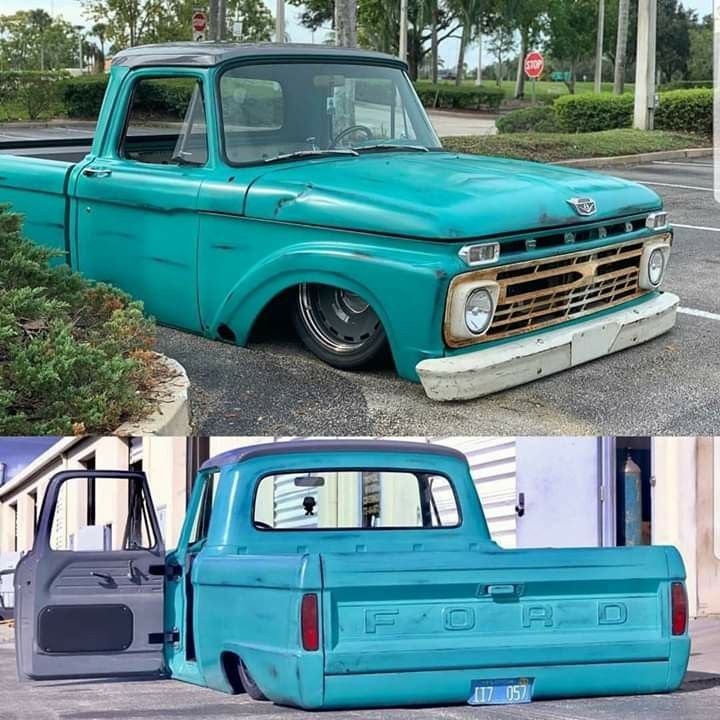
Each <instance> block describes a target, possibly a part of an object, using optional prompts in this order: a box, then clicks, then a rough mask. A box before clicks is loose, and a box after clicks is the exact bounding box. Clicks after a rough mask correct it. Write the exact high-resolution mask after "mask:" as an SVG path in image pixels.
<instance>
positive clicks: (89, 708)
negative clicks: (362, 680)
mask: <svg viewBox="0 0 720 720" xmlns="http://www.w3.org/2000/svg"><path fill="white" fill-rule="evenodd" d="M719 626H720V623H719V622H718V620H712V619H703V620H698V621H695V622H694V623H693V624H691V628H690V632H691V636H692V637H693V652H692V657H691V659H690V668H691V671H690V672H688V674H687V676H686V678H685V682H684V684H683V686H682V688H681V689H680V690H679V691H677V692H675V693H672V694H670V695H637V696H629V697H609V698H594V699H577V700H553V701H543V702H533V703H531V704H529V705H513V706H504V707H503V706H498V707H493V708H488V707H469V706H454V707H433V708H412V709H409V708H395V709H384V710H353V711H345V710H343V711H324V712H323V713H311V712H306V711H302V710H295V709H291V708H283V707H280V706H278V705H273V704H272V703H258V702H253V701H252V700H250V699H249V698H248V697H247V695H234V696H232V695H223V694H222V693H219V692H216V691H214V690H207V689H205V688H201V687H196V686H194V685H186V684H183V683H180V682H177V681H173V680H147V681H136V682H108V681H106V680H92V681H54V682H41V683H40V682H36V683H22V684H21V683H18V682H17V680H16V673H15V649H14V646H13V644H12V643H11V642H4V643H3V642H2V641H1V640H0V718H1V719H2V720H171V719H173V718H177V719H178V720H179V719H181V718H191V719H192V720H238V719H239V718H264V719H265V720H280V719H281V718H297V720H303V718H324V719H325V720H341V719H342V720H344V719H345V718H358V720H466V719H467V720H469V719H470V718H472V719H473V720H621V719H622V720H635V719H637V720H678V719H681V720H712V719H713V718H717V717H720V675H717V674H714V673H713V670H714V669H718V668H717V664H718V660H719V659H720V653H719V652H718V651H717V638H718V632H717V631H718V629H719ZM711 643H712V644H711Z"/></svg>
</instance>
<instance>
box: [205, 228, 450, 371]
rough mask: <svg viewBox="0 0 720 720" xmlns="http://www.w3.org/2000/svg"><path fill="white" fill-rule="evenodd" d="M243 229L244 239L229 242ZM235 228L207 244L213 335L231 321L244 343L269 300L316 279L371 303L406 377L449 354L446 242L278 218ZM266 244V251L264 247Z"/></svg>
mask: <svg viewBox="0 0 720 720" xmlns="http://www.w3.org/2000/svg"><path fill="white" fill-rule="evenodd" d="M241 227H242V233H243V235H242V237H243V241H242V242H240V241H233V240H230V241H228V240H227V237H232V238H234V237H236V236H237V232H238V229H239V228H241ZM233 229H234V231H235V232H234V233H232V234H230V232H229V228H228V231H227V232H226V233H224V237H223V240H222V243H219V242H218V240H217V237H218V236H217V235H216V234H215V235H213V243H211V244H207V245H205V244H203V245H201V251H200V252H201V268H203V273H207V272H208V271H210V274H209V277H211V278H212V279H213V280H214V288H213V294H214V302H213V303H212V306H207V305H206V307H204V308H203V317H204V318H208V321H207V323H206V332H207V333H208V334H210V335H213V336H216V335H218V328H219V327H220V326H221V325H226V326H228V327H229V328H230V329H231V330H232V332H233V334H234V335H235V338H236V341H237V342H238V343H239V344H244V343H246V342H247V339H248V336H249V334H250V331H251V329H252V327H253V324H254V323H255V321H256V319H257V318H258V316H259V315H260V313H261V312H262V310H263V309H264V308H265V307H266V306H267V304H268V303H269V302H271V301H272V300H273V299H274V298H276V297H277V296H278V295H279V294H280V293H282V292H284V291H285V290H287V289H289V288H292V287H293V286H296V285H298V284H300V283H306V282H314V283H324V284H328V285H334V286H337V287H341V288H343V289H346V290H350V291H352V292H355V293H357V294H358V295H360V296H362V297H363V298H364V299H365V300H366V301H367V302H369V303H370V304H371V306H372V307H373V309H374V310H375V312H376V313H377V314H378V317H379V318H380V320H381V322H382V323H383V327H384V328H385V332H386V334H387V337H388V341H389V344H390V348H391V351H392V354H393V358H394V360H395V365H396V367H397V370H398V373H399V374H400V375H401V376H402V377H405V378H407V379H411V380H417V375H416V373H415V365H417V363H418V362H419V361H420V360H422V359H425V358H428V357H438V356H441V355H442V354H443V352H444V346H443V343H442V316H443V312H444V305H445V296H446V293H447V286H448V283H449V276H450V274H451V272H452V256H451V255H450V253H448V252H446V250H445V247H444V246H439V245H430V246H428V244H427V243H421V242H413V241H407V240H399V239H390V238H369V237H367V236H363V235H360V234H352V233H344V232H338V231H331V230H326V229H318V228H300V227H288V226H287V225H282V224H279V223H278V224H274V223H256V222H253V221H245V222H241V223H238V222H237V221H236V224H235V225H234V226H233ZM255 233H257V235H256V237H257V243H255V242H253V240H252V237H253V236H255ZM277 234H279V235H280V237H279V238H277V240H276V238H275V235H277ZM289 236H290V237H291V240H292V242H288V237H289ZM263 247H264V248H265V249H266V251H265V252H264V253H263V252H258V249H259V248H263ZM241 258H242V259H245V258H248V259H252V260H253V262H248V263H243V262H242V260H241ZM239 267H242V268H243V271H242V273H241V274H238V272H237V271H238V268H239ZM231 272H232V273H234V274H232V275H231ZM203 277H206V275H205V274H203V275H201V283H200V284H201V292H202V287H203ZM218 281H219V282H218ZM218 285H220V287H219V286H218ZM220 291H221V292H220ZM206 302H207V296H206Z"/></svg>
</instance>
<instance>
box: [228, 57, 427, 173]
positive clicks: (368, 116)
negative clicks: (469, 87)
mask: <svg viewBox="0 0 720 720" xmlns="http://www.w3.org/2000/svg"><path fill="white" fill-rule="evenodd" d="M220 102H221V108H222V134H223V146H224V150H225V156H226V159H227V161H228V162H229V163H231V164H235V165H237V164H254V163H261V162H265V161H269V160H276V161H280V160H289V159H292V158H296V157H318V156H320V157H321V156H323V155H325V154H327V155H328V156H332V155H338V156H341V155H342V154H346V155H353V154H354V152H350V151H356V152H358V153H361V152H363V151H367V152H382V151H383V150H384V149H385V148H387V150H388V151H391V150H404V151H407V152H413V151H420V152H424V151H426V150H434V149H439V148H440V141H439V140H438V138H437V135H436V134H435V131H434V130H433V128H432V126H431V125H430V122H429V120H428V118H427V115H426V113H425V111H424V109H423V107H422V105H421V104H420V101H419V100H418V97H417V95H416V94H415V90H414V89H413V87H412V85H411V83H410V81H409V80H408V78H407V76H406V75H405V73H404V72H403V71H402V70H401V69H399V68H394V67H386V66H378V65H362V64H352V63H348V64H342V63H327V62H324V63H268V64H262V65H242V66H238V67H234V68H231V69H229V70H226V71H225V72H224V73H223V74H222V76H221V78H220ZM338 150H341V151H344V152H343V153H339V152H337V151H338Z"/></svg>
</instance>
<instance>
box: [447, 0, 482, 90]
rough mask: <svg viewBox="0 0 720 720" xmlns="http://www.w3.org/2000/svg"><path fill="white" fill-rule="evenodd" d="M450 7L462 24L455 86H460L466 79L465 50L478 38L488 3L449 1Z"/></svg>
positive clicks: (475, 0)
mask: <svg viewBox="0 0 720 720" xmlns="http://www.w3.org/2000/svg"><path fill="white" fill-rule="evenodd" d="M448 7H449V9H450V12H452V14H453V15H454V16H455V17H456V18H457V19H458V22H460V23H461V29H460V44H459V47H458V57H457V64H456V66H455V67H456V69H455V84H456V85H460V83H462V81H463V79H464V77H465V50H466V49H467V46H468V45H469V44H470V43H471V42H472V41H473V40H474V39H475V38H476V37H477V36H478V33H479V31H480V27H481V25H482V21H483V15H484V11H485V10H486V8H487V3H486V2H485V0H448Z"/></svg>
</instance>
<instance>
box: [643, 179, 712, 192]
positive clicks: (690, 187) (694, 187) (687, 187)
mask: <svg viewBox="0 0 720 720" xmlns="http://www.w3.org/2000/svg"><path fill="white" fill-rule="evenodd" d="M636 182H639V183H642V184H643V185H656V186H657V187H669V188H678V189H679V190H703V191H704V192H710V193H711V192H714V190H713V188H708V187H698V186H697V185H675V184H674V183H662V182H649V181H648V180H637V181H636Z"/></svg>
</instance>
